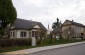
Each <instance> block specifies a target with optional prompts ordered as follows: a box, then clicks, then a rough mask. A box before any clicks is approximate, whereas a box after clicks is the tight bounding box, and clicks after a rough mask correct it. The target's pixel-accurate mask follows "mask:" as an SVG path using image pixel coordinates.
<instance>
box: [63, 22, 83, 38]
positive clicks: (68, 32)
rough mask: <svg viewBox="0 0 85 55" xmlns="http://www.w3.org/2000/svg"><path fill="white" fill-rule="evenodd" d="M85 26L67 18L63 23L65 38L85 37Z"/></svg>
mask: <svg viewBox="0 0 85 55" xmlns="http://www.w3.org/2000/svg"><path fill="white" fill-rule="evenodd" d="M84 34H85V26H84V25H83V24H80V23H77V22H74V21H73V20H72V21H70V20H66V21H65V22H64V23H63V25H62V37H63V38H68V37H70V38H84V36H85V35H84Z"/></svg>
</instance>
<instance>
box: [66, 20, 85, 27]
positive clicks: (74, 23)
mask: <svg viewBox="0 0 85 55" xmlns="http://www.w3.org/2000/svg"><path fill="white" fill-rule="evenodd" d="M66 21H69V22H70V23H72V25H76V26H79V27H84V28H85V25H83V24H80V23H77V22H74V21H70V20H66Z"/></svg>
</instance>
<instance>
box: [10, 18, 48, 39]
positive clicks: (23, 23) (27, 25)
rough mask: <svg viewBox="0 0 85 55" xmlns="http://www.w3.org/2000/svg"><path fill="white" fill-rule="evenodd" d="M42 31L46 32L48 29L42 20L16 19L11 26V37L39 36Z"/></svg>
mask: <svg viewBox="0 0 85 55" xmlns="http://www.w3.org/2000/svg"><path fill="white" fill-rule="evenodd" d="M41 31H44V33H45V32H46V31H47V30H46V28H45V27H44V26H43V25H42V24H41V23H40V22H35V21H29V20H23V19H16V20H15V22H14V24H13V25H12V26H11V31H10V38H31V37H36V38H37V37H40V33H41Z"/></svg>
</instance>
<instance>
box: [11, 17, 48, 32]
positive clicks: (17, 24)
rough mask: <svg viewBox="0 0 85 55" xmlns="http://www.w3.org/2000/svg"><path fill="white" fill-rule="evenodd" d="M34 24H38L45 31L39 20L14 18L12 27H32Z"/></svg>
mask: <svg viewBox="0 0 85 55" xmlns="http://www.w3.org/2000/svg"><path fill="white" fill-rule="evenodd" d="M35 25H39V26H40V27H41V29H43V30H45V31H46V30H47V29H46V28H45V27H44V26H43V24H42V23H40V22H35V21H29V20H24V19H16V20H15V22H14V24H13V26H14V29H32V28H33V27H34V26H35Z"/></svg>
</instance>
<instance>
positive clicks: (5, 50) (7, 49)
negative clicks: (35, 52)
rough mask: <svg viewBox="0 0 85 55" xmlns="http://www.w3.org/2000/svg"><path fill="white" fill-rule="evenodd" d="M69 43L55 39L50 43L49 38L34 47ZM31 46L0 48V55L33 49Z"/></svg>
mask: <svg viewBox="0 0 85 55" xmlns="http://www.w3.org/2000/svg"><path fill="white" fill-rule="evenodd" d="M80 41H82V40H74V41H70V43H73V42H80ZM66 43H69V40H57V39H52V42H50V39H49V38H45V39H43V40H42V41H41V43H40V44H37V46H35V47H42V46H50V45H58V44H66ZM35 47H33V46H30V45H29V46H28V45H23V46H10V47H0V53H3V52H10V51H16V50H22V49H29V48H35Z"/></svg>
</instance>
